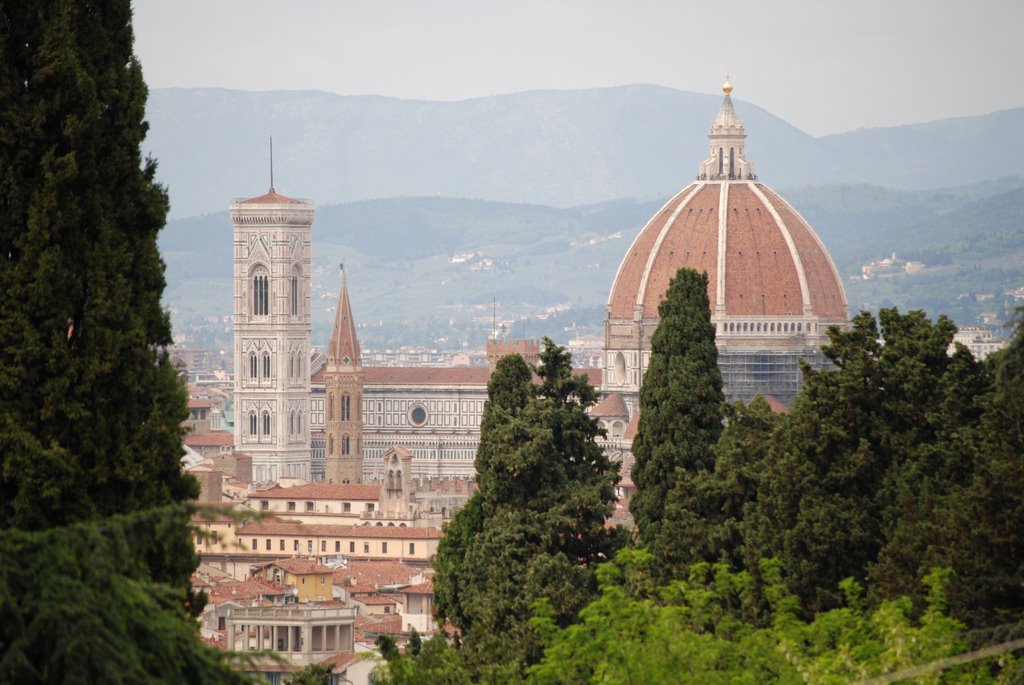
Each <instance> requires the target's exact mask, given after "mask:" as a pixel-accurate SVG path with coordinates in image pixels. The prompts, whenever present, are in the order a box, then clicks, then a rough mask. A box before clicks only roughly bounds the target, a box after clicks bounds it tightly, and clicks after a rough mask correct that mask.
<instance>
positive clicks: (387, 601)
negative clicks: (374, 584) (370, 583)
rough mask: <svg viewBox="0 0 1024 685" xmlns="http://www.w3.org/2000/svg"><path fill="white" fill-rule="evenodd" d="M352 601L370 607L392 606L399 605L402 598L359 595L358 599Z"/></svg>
mask: <svg viewBox="0 0 1024 685" xmlns="http://www.w3.org/2000/svg"><path fill="white" fill-rule="evenodd" d="M352 601H354V602H359V603H361V604H367V605H372V606H385V605H388V606H393V605H395V604H401V603H402V598H401V597H396V596H395V595H360V596H359V597H354V598H353V599H352Z"/></svg>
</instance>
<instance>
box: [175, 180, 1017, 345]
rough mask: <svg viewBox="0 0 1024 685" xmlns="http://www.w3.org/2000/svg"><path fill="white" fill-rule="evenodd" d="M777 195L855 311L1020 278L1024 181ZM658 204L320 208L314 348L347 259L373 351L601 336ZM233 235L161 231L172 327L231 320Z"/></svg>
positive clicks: (178, 228)
mask: <svg viewBox="0 0 1024 685" xmlns="http://www.w3.org/2000/svg"><path fill="white" fill-rule="evenodd" d="M782 192H783V195H784V196H785V197H786V198H787V199H788V200H789V201H790V202H791V203H792V204H793V205H794V206H796V208H797V209H798V210H799V211H800V212H801V213H802V214H803V215H804V216H805V217H806V218H807V219H808V220H809V221H810V222H811V224H812V226H814V227H815V229H816V230H817V232H818V233H819V235H820V236H821V237H822V239H823V241H824V242H825V244H826V246H827V247H828V248H829V250H830V252H831V254H832V255H833V259H834V260H835V262H836V265H837V268H838V269H839V271H840V273H841V275H842V277H843V279H844V282H845V284H846V288H847V294H848V298H849V301H850V304H851V309H853V310H854V311H856V310H857V309H860V308H868V309H877V308H878V307H879V306H884V305H890V304H896V305H898V306H900V307H901V308H903V309H909V308H923V309H925V310H927V311H928V312H929V313H930V314H932V315H936V314H938V313H948V314H951V315H952V316H954V318H955V319H956V320H957V321H958V322H960V323H961V324H969V323H973V322H974V318H975V317H976V316H977V314H978V313H980V312H981V311H993V310H998V309H1000V308H1002V307H1003V306H1004V305H1005V304H1006V303H1005V302H1004V301H1003V298H1002V292H1003V290H1005V289H1007V288H1016V287H1020V286H1024V179H1020V178H1011V179H1005V180H1003V181H1000V182H996V183H988V184H977V185H970V186H963V187H958V188H951V189H945V190H937V191H898V190H892V189H886V188H880V187H877V186H864V185H836V186H818V187H804V188H798V189H793V190H784V191H782ZM665 199H666V198H652V199H648V200H634V199H624V200H616V201H612V202H605V203H601V204H595V205H584V206H579V207H572V208H567V209H561V208H556V207H547V206H542V205H529V204H510V203H500V202H488V201H483V200H456V199H449V198H422V197H414V198H395V199H389V200H369V201H362V202H353V203H347V204H341V205H331V206H326V207H321V208H318V210H317V217H316V221H315V223H314V225H313V269H314V273H313V298H314V307H313V308H314V322H313V327H314V329H313V337H314V342H316V343H318V344H324V343H325V342H326V337H327V331H328V330H329V327H330V325H331V321H332V317H333V311H334V305H335V301H336V297H337V287H338V266H337V265H338V264H339V263H340V262H342V261H343V262H344V263H345V264H346V269H347V271H348V274H349V283H350V285H351V296H352V302H353V307H354V309H355V313H356V316H357V319H358V321H359V322H360V324H361V325H362V326H363V330H362V332H361V335H362V336H363V339H364V341H365V342H366V344H367V345H368V346H371V347H373V346H397V345H402V344H431V343H436V344H437V345H442V346H459V345H461V344H473V345H475V344H480V342H481V341H482V340H483V339H484V338H485V336H486V335H487V332H488V331H489V330H490V328H491V325H492V316H493V312H494V311H495V310H496V311H497V315H498V317H499V318H500V319H502V320H504V321H506V322H512V325H513V331H512V332H513V334H514V335H528V336H539V335H544V334H546V335H551V336H553V337H555V338H556V339H562V340H565V339H567V338H568V337H569V333H568V332H567V329H572V330H581V331H583V332H586V333H590V334H594V335H600V334H601V332H602V330H603V328H602V327H603V319H604V304H605V301H606V299H607V296H608V291H609V289H610V287H611V282H612V280H613V278H614V275H615V271H616V269H617V268H618V265H619V263H620V261H621V260H622V257H623V255H624V254H625V253H626V251H627V249H628V248H629V245H630V243H631V241H632V240H633V238H634V237H635V236H636V234H637V232H638V231H639V230H640V228H641V227H642V226H643V224H644V223H645V222H646V221H647V220H648V219H649V218H650V217H651V216H652V215H653V214H654V213H655V212H656V211H657V209H658V207H659V206H660V205H661V204H662V203H663V202H664V200H665ZM231 240H232V237H231V225H230V220H229V218H228V216H227V213H226V212H221V213H219V214H210V215H204V216H201V217H195V218H192V219H186V220H180V221H175V222H171V223H170V224H169V225H168V227H167V229H166V230H165V231H164V233H163V235H162V237H161V249H162V250H163V254H164V258H165V260H166V262H167V267H168V269H167V275H168V289H167V294H166V300H167V302H168V304H169V305H170V306H171V307H172V309H173V310H174V311H175V314H174V318H175V322H176V323H183V322H190V321H194V320H196V319H197V318H201V317H208V316H217V317H222V316H224V315H227V314H230V307H231V288H232V286H231V269H232V265H231ZM894 251H895V252H896V253H897V254H898V255H899V256H900V257H901V258H904V259H914V260H920V261H922V262H924V263H925V264H926V267H927V268H925V269H924V270H923V271H920V272H918V273H914V274H899V275H892V276H887V277H881V278H877V279H874V280H871V281H864V280H860V279H857V278H856V277H858V276H859V275H860V266H861V265H862V264H863V263H865V262H867V261H870V260H874V259H879V258H883V257H887V256H889V255H890V254H891V253H892V252H894ZM978 294H982V295H984V294H992V295H994V296H995V297H994V298H992V299H988V298H982V299H978V297H977V295H978ZM221 333H222V334H223V333H224V331H223V330H222V331H221Z"/></svg>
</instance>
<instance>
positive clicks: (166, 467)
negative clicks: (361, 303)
mask: <svg viewBox="0 0 1024 685" xmlns="http://www.w3.org/2000/svg"><path fill="white" fill-rule="evenodd" d="M0 26H2V30H0V547H2V552H0V578H2V582H0V588H2V590H0V594H2V595H3V596H2V597H0V604H2V606H3V615H4V617H5V620H4V621H3V623H4V626H3V631H0V654H3V658H2V661H3V663H2V664H0V679H2V680H4V681H5V682H25V683H31V682H54V681H56V680H66V681H67V682H157V681H159V682H174V681H188V682H211V681H213V682H218V681H220V682H230V681H231V680H232V678H233V676H232V675H231V674H230V671H227V669H226V668H224V667H223V662H222V661H221V660H220V659H219V658H214V657H213V656H212V650H207V651H204V650H203V649H201V648H200V645H199V644H198V630H197V627H196V625H195V623H194V621H193V620H192V618H191V617H190V616H189V614H188V611H189V610H190V609H191V610H192V611H193V612H198V611H199V610H200V609H201V608H202V599H201V598H199V597H195V596H193V595H192V594H191V591H190V589H189V576H190V574H191V572H192V570H193V569H194V568H195V564H196V557H195V554H194V551H193V547H192V544H191V537H190V535H189V530H188V512H187V510H186V507H185V506H184V505H183V502H185V501H186V500H188V499H191V498H193V497H194V496H195V495H197V494H198V487H197V484H196V482H195V481H194V479H192V478H191V477H188V476H186V475H184V474H183V473H182V470H181V463H180V459H181V456H182V453H183V450H182V445H181V443H182V429H181V422H182V421H183V420H184V419H185V418H186V416H187V410H186V403H185V397H186V393H185V390H184V387H183V385H182V384H181V382H180V381H179V379H178V378H177V375H176V373H175V370H174V368H173V367H172V365H171V364H170V363H169V360H168V355H167V352H166V347H167V346H168V345H169V344H170V343H171V337H170V324H169V320H168V317H167V315H166V313H165V312H164V311H163V309H162V308H161V305H160V297H161V294H162V292H163V288H164V278H163V264H162V262H161V259H160V255H159V253H158V251H157V244H156V236H157V232H158V231H159V230H160V228H161V227H162V226H163V224H164V221H165V215H166V211H167V197H166V195H165V193H164V192H163V190H162V189H161V188H160V186H158V185H157V184H156V183H155V181H154V173H155V164H154V163H153V162H152V161H151V160H147V161H145V162H143V161H142V159H141V156H140V151H139V150H140V145H141V143H142V140H143V138H144V136H145V133H146V124H145V123H144V122H143V114H144V110H145V102H146V86H145V84H144V82H143V80H142V71H141V68H140V66H139V63H138V61H137V60H136V59H135V56H134V54H133V52H132V43H133V32H132V23H131V7H130V3H129V2H128V0H93V1H81V0H26V1H25V2H6V3H2V4H0ZM129 531H130V532H129ZM54 546H57V547H59V549H54ZM14 592H17V594H16V595H15V596H14V597H13V598H12V594H11V593H14ZM60 636H65V637H68V640H67V641H66V642H64V643H63V644H61V643H59V642H57V643H55V642H53V640H54V639H56V638H58V637H60ZM67 650H70V652H69V651H67Z"/></svg>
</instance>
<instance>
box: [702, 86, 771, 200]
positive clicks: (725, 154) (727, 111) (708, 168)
mask: <svg viewBox="0 0 1024 685" xmlns="http://www.w3.org/2000/svg"><path fill="white" fill-rule="evenodd" d="M722 93H723V94H724V95H725V97H724V98H723V99H722V107H721V109H719V110H718V116H717V117H715V120H714V121H713V122H711V131H710V133H708V139H709V140H710V141H711V155H710V156H709V157H708V158H707V159H706V160H704V162H703V163H701V165H700V175H699V176H698V178H699V179H700V180H709V179H710V180H734V181H740V180H753V179H755V178H757V177H756V176H755V175H754V165H753V164H752V163H750V162H749V161H748V160H747V158H746V156H745V154H744V152H743V141H744V140H745V139H746V137H747V134H746V132H745V131H744V130H743V122H742V121H740V118H739V117H738V116H736V109H735V108H734V107H733V106H732V83H730V82H729V77H728V76H726V78H725V83H723V84H722Z"/></svg>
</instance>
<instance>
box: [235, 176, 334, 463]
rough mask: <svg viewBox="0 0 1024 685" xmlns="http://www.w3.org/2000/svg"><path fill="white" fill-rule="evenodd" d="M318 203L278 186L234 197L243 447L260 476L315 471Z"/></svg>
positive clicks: (238, 408)
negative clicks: (313, 308)
mask: <svg viewBox="0 0 1024 685" xmlns="http://www.w3.org/2000/svg"><path fill="white" fill-rule="evenodd" d="M314 212H315V207H314V205H313V203H312V202H311V201H309V200H295V199H292V198H289V197H285V196H284V195H281V194H279V193H277V192H276V191H275V190H274V188H273V187H271V188H270V190H269V191H268V192H267V193H265V194H263V195H260V196H259V197H254V198H251V199H248V200H236V201H234V202H232V203H231V222H232V224H233V225H234V359H235V398H234V411H235V428H234V430H235V448H236V449H239V450H241V451H244V452H245V453H246V454H248V455H250V456H251V457H252V469H253V477H254V478H255V479H256V480H257V481H261V482H264V481H277V480H279V479H281V478H285V477H297V478H304V479H307V480H308V479H309V478H310V441H309V352H310V349H309V336H310V302H309V296H310V289H309V279H310V233H311V227H312V225H313V215H314Z"/></svg>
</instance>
